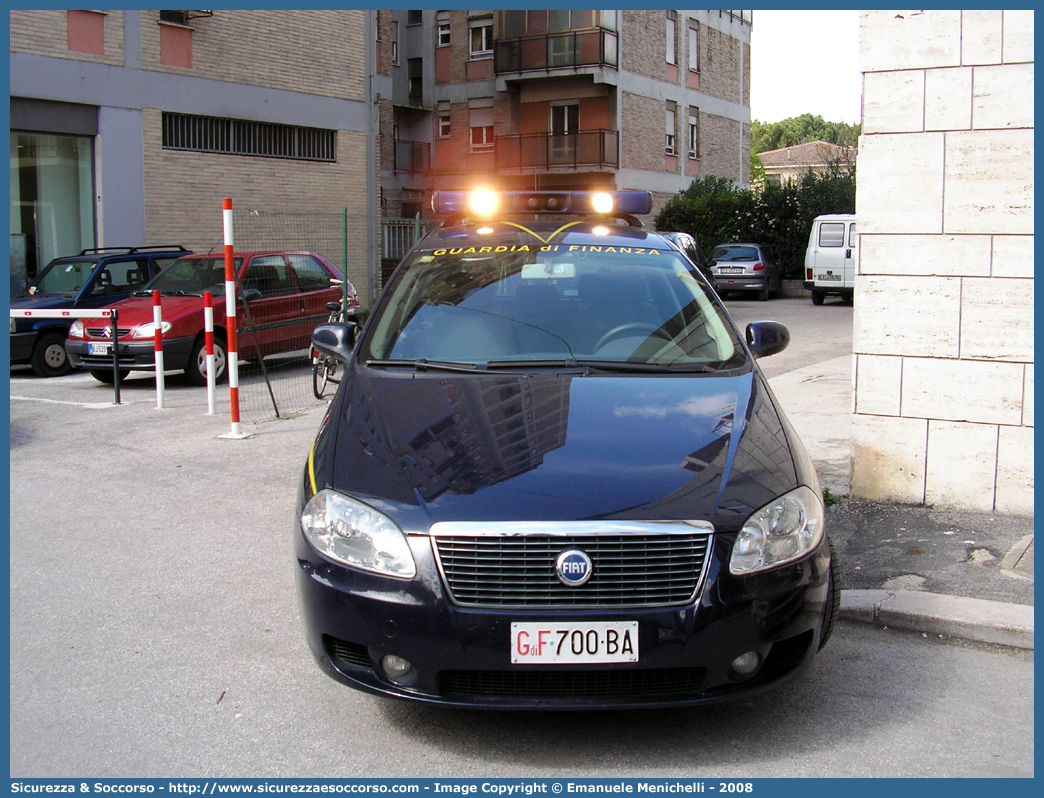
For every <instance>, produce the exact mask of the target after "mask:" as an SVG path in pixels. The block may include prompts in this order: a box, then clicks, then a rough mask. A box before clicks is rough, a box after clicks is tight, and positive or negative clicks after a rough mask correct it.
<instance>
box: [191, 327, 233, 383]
mask: <svg viewBox="0 0 1044 798" xmlns="http://www.w3.org/2000/svg"><path fill="white" fill-rule="evenodd" d="M214 368H215V369H216V370H217V376H216V377H215V378H214V383H215V384H221V383H222V382H224V381H225V380H227V379H228V348H227V346H226V344H225V341H224V339H222V338H219V337H218V336H217V335H215V336H214ZM185 376H186V377H188V379H189V382H191V383H192V384H193V385H206V384H207V343H206V339H205V338H204V337H203V335H199V336H198V337H197V338H196V342H195V343H194V344H193V345H192V352H191V353H190V354H189V362H188V365H186V366H185Z"/></svg>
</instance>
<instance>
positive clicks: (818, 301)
mask: <svg viewBox="0 0 1044 798" xmlns="http://www.w3.org/2000/svg"><path fill="white" fill-rule="evenodd" d="M824 299H826V294H825V293H824V292H822V291H817V290H815V289H814V288H813V289H812V304H813V305H822V304H823V300H824Z"/></svg>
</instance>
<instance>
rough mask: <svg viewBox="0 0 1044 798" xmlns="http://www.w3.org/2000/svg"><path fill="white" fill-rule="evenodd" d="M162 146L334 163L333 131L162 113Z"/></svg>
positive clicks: (335, 152)
mask: <svg viewBox="0 0 1044 798" xmlns="http://www.w3.org/2000/svg"><path fill="white" fill-rule="evenodd" d="M163 149H165V150H189V151H192V152H214V153H222V154H226V155H253V156H256V157H260V158H288V159H293V160H299V161H326V162H329V163H334V162H336V161H337V131H335V130H323V129H321V128H314V127H297V126H295V125H277V124H273V123H271V122H249V121H246V120H243V119H223V118H221V117H215V116H194V115H191V114H171V113H164V114H163Z"/></svg>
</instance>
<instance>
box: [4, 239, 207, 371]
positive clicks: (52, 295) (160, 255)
mask: <svg viewBox="0 0 1044 798" xmlns="http://www.w3.org/2000/svg"><path fill="white" fill-rule="evenodd" d="M186 254H188V250H187V249H185V248H184V247H182V246H169V245H165V246H154V247H98V248H94V249H85V250H83V251H82V252H80V254H79V255H73V256H70V257H67V258H55V259H54V260H52V261H51V262H50V263H48V264H47V266H45V267H44V268H43V270H42V271H41V272H40V273H39V274H38V275H36V279H34V280H33V282H32V283H31V284H30V285H28V286H27V287H26V288H25V290H24V291H22V292H21V294H20V295H18V296H15V297H12V298H11V309H12V310H64V309H66V308H107V307H111V306H112V305H113V304H114V303H116V302H119V301H120V300H121V299H126V298H127V297H129V296H130V295H131V294H132V293H133V292H134V291H136V290H138V289H140V288H141V287H142V286H144V285H145V283H147V282H148V281H149V280H151V279H152V278H153V277H155V276H156V275H157V274H159V273H160V270H162V269H163V268H164V267H166V266H167V265H169V264H170V263H171V262H172V261H173V260H174V259H175V258H178V257H180V256H181V255H186ZM72 322H73V320H72V319H71V318H70V319H67V320H66V319H38V318H23V319H11V363H12V364H15V363H28V364H29V365H31V366H32V367H33V371H35V372H36V373H37V374H39V375H40V376H41V377H57V376H59V375H62V374H66V373H68V371H69V370H70V369H71V368H72V366H71V365H70V363H69V358H68V357H67V355H66V352H65V339H66V336H67V335H68V334H69V325H70V324H72Z"/></svg>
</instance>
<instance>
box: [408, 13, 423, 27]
mask: <svg viewBox="0 0 1044 798" xmlns="http://www.w3.org/2000/svg"><path fill="white" fill-rule="evenodd" d="M406 24H407V25H420V24H421V12H420V11H407V12H406Z"/></svg>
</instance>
